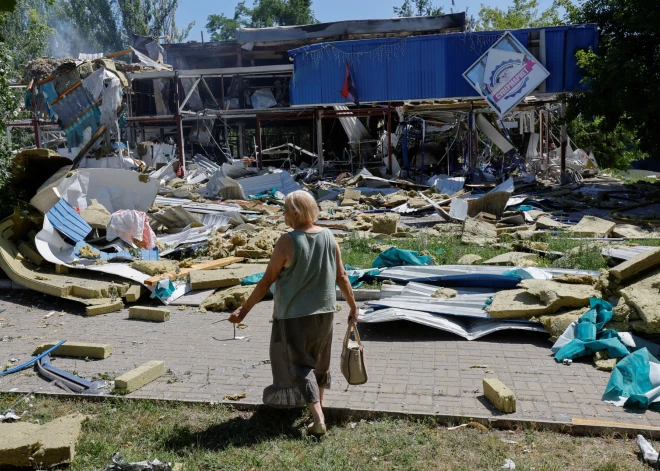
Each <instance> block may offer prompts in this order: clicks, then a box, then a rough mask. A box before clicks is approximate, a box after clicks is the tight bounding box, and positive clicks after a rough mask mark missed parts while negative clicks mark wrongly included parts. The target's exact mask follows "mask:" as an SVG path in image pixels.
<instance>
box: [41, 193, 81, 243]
mask: <svg viewBox="0 0 660 471" xmlns="http://www.w3.org/2000/svg"><path fill="white" fill-rule="evenodd" d="M46 216H48V220H49V221H50V223H51V224H52V225H53V227H54V228H55V229H57V230H58V231H59V232H61V233H62V234H64V235H65V236H66V237H68V238H69V239H71V240H72V241H74V242H80V241H81V240H84V239H85V237H87V234H89V233H90V232H92V228H91V226H90V225H89V224H87V223H86V222H85V220H84V219H83V218H82V216H80V214H78V213H77V212H76V210H75V209H73V206H71V205H70V204H69V203H67V202H66V201H65V200H64V199H60V200H59V201H58V202H57V203H56V204H55V206H53V207H52V208H50V211H48V212H47V213H46Z"/></svg>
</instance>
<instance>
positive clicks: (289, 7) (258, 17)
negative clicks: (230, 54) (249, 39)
mask: <svg viewBox="0 0 660 471" xmlns="http://www.w3.org/2000/svg"><path fill="white" fill-rule="evenodd" d="M313 23H318V20H317V19H316V18H315V17H314V12H313V11H312V1H311V0H255V2H254V6H253V7H252V8H248V7H246V6H245V1H242V2H239V3H238V5H236V8H235V9H234V16H233V17H232V18H229V17H227V16H225V15H224V14H220V15H209V17H208V19H207V23H206V30H207V31H208V32H209V33H210V34H211V41H228V40H232V39H234V38H235V37H236V30H237V29H238V28H270V27H272V26H293V25H306V24H313Z"/></svg>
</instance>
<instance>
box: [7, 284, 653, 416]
mask: <svg viewBox="0 0 660 471" xmlns="http://www.w3.org/2000/svg"><path fill="white" fill-rule="evenodd" d="M341 304H343V303H341ZM2 309H5V311H3V312H0V319H2V318H4V319H6V320H0V339H1V340H2V341H0V362H1V363H0V366H4V365H5V364H6V363H7V362H9V361H10V360H11V359H16V360H17V362H16V364H18V363H23V362H25V361H27V360H29V359H30V358H31V357H32V352H33V350H34V348H35V347H36V346H37V345H40V344H42V343H45V342H48V341H58V340H64V339H67V340H71V341H74V340H75V341H86V342H95V343H110V344H112V346H113V354H112V356H110V357H109V358H107V359H105V360H93V361H85V360H84V359H73V358H56V359H55V360H54V361H53V364H54V365H55V366H57V367H58V368H61V369H63V370H67V371H71V372H75V374H77V375H79V376H82V377H84V378H87V379H93V378H97V379H98V378H114V377H116V376H118V375H120V374H122V373H124V372H126V371H129V370H131V369H133V368H135V367H137V366H139V365H141V364H142V363H145V362H147V361H149V360H164V361H165V363H166V368H167V369H168V374H167V375H165V376H163V377H161V378H160V379H158V380H156V381H154V382H153V383H151V384H148V385H147V386H145V387H143V388H142V389H140V390H138V391H136V392H134V393H132V394H130V395H129V397H136V398H138V397H139V398H155V399H176V400H188V401H212V402H217V401H222V400H223V398H224V396H225V395H228V394H236V393H241V392H246V393H247V398H246V399H244V400H243V402H249V403H256V404H258V403H260V402H261V393H262V390H263V388H264V387H265V386H267V385H268V384H270V382H271V372H270V366H269V364H268V361H267V360H268V342H269V339H270V327H271V324H270V323H269V319H270V316H271V312H272V302H269V301H266V302H263V303H261V304H259V305H258V306H257V307H256V308H255V309H254V310H253V311H252V312H251V313H250V314H249V315H248V317H247V318H246V320H245V323H246V324H247V325H248V327H247V328H246V329H243V330H238V331H237V332H238V334H237V335H242V336H247V337H248V339H246V340H232V335H233V329H232V326H231V325H230V324H229V323H228V322H219V323H215V322H216V321H218V320H220V319H226V318H227V314H220V313H210V312H209V313H201V312H198V310H197V308H190V307H189V308H187V309H186V310H185V311H180V310H178V309H177V308H176V307H172V308H171V311H172V318H171V320H170V321H169V322H165V323H150V322H144V321H137V320H129V319H128V311H127V310H123V311H121V312H115V313H111V314H107V315H103V316H97V317H85V316H84V309H83V308H82V306H81V305H79V304H76V303H73V302H67V301H62V300H60V299H56V298H52V297H49V296H45V295H40V294H38V293H34V292H31V291H14V292H7V291H5V292H0V311H1V310H2ZM52 311H55V314H53V315H52V316H50V317H48V318H45V316H47V315H48V314H49V313H50V312H52ZM346 313H347V307H346V305H345V304H343V310H342V312H340V313H338V314H337V315H336V317H335V331H334V345H333V362H332V370H331V373H332V375H333V388H332V389H331V390H329V391H328V392H327V395H326V401H325V405H326V406H328V407H338V408H349V409H354V410H375V411H396V412H414V413H426V414H443V415H456V416H466V417H498V416H501V414H500V413H499V412H497V411H496V410H494V409H492V407H491V406H490V404H489V403H488V401H486V400H485V398H484V397H483V391H482V379H483V378H484V377H489V378H490V377H493V378H499V379H500V380H502V381H503V382H504V383H505V384H507V385H508V386H509V387H510V388H511V389H512V390H513V391H514V393H515V395H516V398H517V401H518V410H517V412H516V413H515V414H510V415H507V416H506V417H507V418H514V419H515V418H520V419H532V420H539V421H556V422H570V421H571V420H572V419H573V418H582V419H591V420H601V421H611V422H618V423H621V424H635V425H641V426H660V414H659V413H656V412H651V411H636V410H633V411H629V410H624V409H622V408H617V407H614V406H611V405H609V404H606V403H604V402H602V401H601V399H600V398H601V395H602V393H603V391H604V388H605V385H606V384H607V382H608V380H609V376H610V373H607V372H601V371H597V370H596V369H595V368H594V367H593V366H592V364H591V363H590V362H587V361H585V362H574V363H573V364H572V365H570V366H565V365H561V364H557V363H555V361H554V359H553V358H552V357H551V356H550V345H551V344H550V342H549V341H548V340H547V338H548V336H547V335H546V334H540V333H499V334H494V335H491V336H487V337H485V338H482V339H480V340H477V341H471V342H469V341H466V340H463V339H461V338H458V337H456V336H453V335H451V334H447V333H443V332H441V331H438V330H434V329H431V328H427V327H424V326H421V325H416V324H412V323H406V322H392V323H384V324H370V325H362V326H360V331H361V335H362V339H363V341H364V344H365V348H366V355H367V360H368V365H367V366H368V372H369V382H368V383H367V384H365V385H363V386H348V385H347V384H346V381H345V380H344V378H343V377H342V375H341V373H340V371H339V354H340V351H341V342H342V339H343V336H344V333H345V325H346V323H345V316H346ZM33 390H38V391H39V392H56V393H61V392H62V391H61V390H59V389H58V388H57V387H55V386H52V385H50V384H48V383H47V382H46V381H45V380H44V379H42V378H40V377H38V376H37V375H36V374H35V373H34V371H33V370H32V369H30V370H24V371H23V372H20V373H15V374H12V375H9V376H7V377H0V391H2V392H7V391H16V392H27V391H33Z"/></svg>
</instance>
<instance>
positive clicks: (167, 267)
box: [131, 260, 179, 276]
mask: <svg viewBox="0 0 660 471" xmlns="http://www.w3.org/2000/svg"><path fill="white" fill-rule="evenodd" d="M131 268H135V269H136V270H138V271H141V272H142V273H146V274H147V275H151V276H154V275H162V274H164V273H169V272H171V271H176V270H177V268H179V265H178V264H177V263H176V262H174V261H171V260H138V261H136V262H132V263H131Z"/></svg>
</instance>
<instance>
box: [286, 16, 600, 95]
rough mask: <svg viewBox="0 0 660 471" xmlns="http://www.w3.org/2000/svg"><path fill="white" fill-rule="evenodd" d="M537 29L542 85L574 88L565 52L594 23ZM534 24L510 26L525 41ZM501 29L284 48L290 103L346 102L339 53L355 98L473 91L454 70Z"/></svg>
mask: <svg viewBox="0 0 660 471" xmlns="http://www.w3.org/2000/svg"><path fill="white" fill-rule="evenodd" d="M544 29H545V31H546V68H547V69H548V71H549V72H550V77H549V78H548V80H547V81H546V92H549V93H556V92H562V91H573V90H577V89H580V85H579V82H580V79H581V76H580V74H579V70H578V68H577V64H576V60H575V57H574V55H571V54H574V51H575V50H577V49H580V48H587V47H592V48H594V49H595V48H596V42H597V32H596V26H595V25H581V26H568V27H564V26H561V27H554V28H544ZM540 30H541V29H540V28H536V29H524V30H515V31H512V32H511V33H512V34H513V35H514V36H515V37H516V39H518V40H519V41H520V42H521V43H522V44H523V46H525V47H527V46H528V39H529V33H530V32H536V31H540ZM503 33H504V32H503V31H488V32H478V33H455V34H445V35H434V36H416V37H410V38H404V39H401V38H388V39H367V40H359V41H339V42H333V43H321V44H314V45H311V46H305V47H301V48H298V49H295V50H292V51H289V55H290V56H291V57H293V60H294V76H293V80H292V81H291V86H290V95H291V104H292V105H310V104H328V103H346V102H347V101H346V100H344V99H343V97H342V96H341V95H340V92H341V88H342V86H343V84H344V73H345V65H344V63H345V59H346V58H348V60H349V64H350V65H351V71H352V76H353V80H354V82H355V87H356V89H357V92H358V95H359V98H360V101H361V102H372V101H382V102H385V101H402V100H422V99H434V98H435V99H438V98H455V97H467V96H475V95H476V92H475V90H474V89H473V88H472V87H471V86H470V85H469V84H468V82H467V81H466V80H465V79H464V78H463V76H462V74H463V72H465V71H466V70H467V69H468V68H469V67H470V66H471V65H472V64H473V63H474V62H475V61H476V60H477V59H478V58H479V57H480V56H481V55H482V54H483V53H485V52H486V51H487V50H488V48H490V47H491V46H492V45H493V43H495V41H497V40H498V39H499V38H500V37H501V36H502V34H503ZM564 38H567V39H566V40H565V39H564ZM564 43H566V44H565V47H564Z"/></svg>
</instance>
